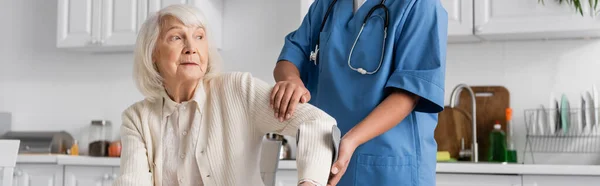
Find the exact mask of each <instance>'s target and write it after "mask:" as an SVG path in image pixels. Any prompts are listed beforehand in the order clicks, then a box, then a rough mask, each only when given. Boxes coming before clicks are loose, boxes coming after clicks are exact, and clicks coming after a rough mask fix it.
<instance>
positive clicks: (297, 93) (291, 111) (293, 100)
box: [285, 90, 304, 120]
mask: <svg viewBox="0 0 600 186" xmlns="http://www.w3.org/2000/svg"><path fill="white" fill-rule="evenodd" d="M303 97H304V92H302V91H301V90H296V91H294V94H293V95H292V98H291V99H290V104H289V105H288V109H287V113H286V114H285V119H286V120H287V119H290V117H291V116H293V115H294V111H295V110H296V105H298V103H299V102H300V100H301V99H302V98H303Z"/></svg>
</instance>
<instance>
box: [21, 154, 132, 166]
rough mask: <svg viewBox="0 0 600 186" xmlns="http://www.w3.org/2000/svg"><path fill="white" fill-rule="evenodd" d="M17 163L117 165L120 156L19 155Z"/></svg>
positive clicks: (119, 161)
mask: <svg viewBox="0 0 600 186" xmlns="http://www.w3.org/2000/svg"><path fill="white" fill-rule="evenodd" d="M19 163H36V164H59V165H82V166H119V165H120V163H121V160H120V158H111V157H92V156H69V155H19V156H18V157H17V164H19Z"/></svg>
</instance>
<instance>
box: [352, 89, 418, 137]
mask: <svg viewBox="0 0 600 186" xmlns="http://www.w3.org/2000/svg"><path fill="white" fill-rule="evenodd" d="M418 99H419V97H418V96H416V95H414V94H411V93H409V92H405V91H402V90H397V91H394V92H393V93H392V94H390V95H389V96H388V97H387V98H385V100H384V101H383V102H381V103H380V104H379V105H378V106H377V107H376V108H375V110H373V111H372V112H371V113H370V114H369V115H367V117H366V118H365V119H363V120H362V121H361V122H360V123H359V124H358V125H356V126H354V127H353V128H352V129H350V131H348V133H346V135H344V137H343V138H344V140H347V141H349V142H351V143H354V144H356V145H357V146H358V145H361V144H363V143H365V142H367V141H369V140H371V139H373V138H375V137H377V136H379V135H381V134H383V133H385V132H386V131H388V130H390V129H392V128H393V127H394V126H396V125H397V124H398V123H400V122H401V121H402V120H403V119H404V118H406V116H408V114H410V112H412V110H413V109H414V107H415V105H416V103H417V101H418Z"/></svg>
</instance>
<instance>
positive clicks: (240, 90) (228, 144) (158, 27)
mask: <svg viewBox="0 0 600 186" xmlns="http://www.w3.org/2000/svg"><path fill="white" fill-rule="evenodd" d="M211 36H212V35H211V32H210V30H209V25H207V24H206V19H205V17H204V16H203V15H202V13H201V12H200V11H199V10H197V9H195V8H194V7H190V6H187V5H172V6H169V7H166V8H164V9H162V10H160V11H159V12H158V13H157V14H156V15H153V16H150V17H149V18H148V20H146V22H145V23H144V24H143V25H142V28H141V30H140V32H139V36H138V38H137V43H136V48H135V59H134V75H135V81H136V84H137V86H138V89H139V90H140V91H141V92H142V94H143V95H144V96H145V97H146V99H144V100H143V101H139V102H137V103H135V104H133V105H132V106H130V107H129V108H127V109H126V110H125V111H124V112H123V125H122V127H121V139H122V143H123V153H122V156H121V174H120V176H119V178H118V179H117V180H116V182H115V185H117V186H146V185H164V186H175V185H207V186H236V185H248V186H258V185H264V184H263V182H262V180H261V176H260V172H259V170H260V169H259V162H260V161H259V152H260V149H261V142H262V140H263V136H265V134H266V133H269V132H277V133H281V134H285V135H291V136H294V135H296V133H297V131H298V130H300V131H301V132H300V134H299V138H298V139H299V143H298V154H297V166H298V176H299V184H300V185H325V184H326V183H327V179H328V176H329V170H330V168H331V167H330V166H331V163H332V148H333V147H332V145H331V144H332V141H331V140H332V139H331V137H328V136H331V131H332V126H333V125H336V123H335V120H334V119H333V118H332V117H330V116H329V115H327V114H326V113H324V112H323V111H321V110H319V109H317V108H316V107H314V106H311V105H309V104H300V105H298V107H297V108H296V112H295V113H294V114H293V115H289V116H287V117H289V119H288V120H286V121H282V120H279V119H277V118H276V117H275V116H274V114H273V110H272V108H270V106H269V100H270V92H271V89H272V86H270V85H268V84H267V83H265V82H263V81H261V80H258V79H256V78H253V77H252V76H251V75H250V74H249V73H228V74H224V73H219V72H218V71H217V68H216V67H217V66H218V64H219V62H220V58H219V54H218V53H217V51H216V49H215V48H214V47H213V46H212V45H210V42H209V41H210V37H211ZM274 161H276V160H274Z"/></svg>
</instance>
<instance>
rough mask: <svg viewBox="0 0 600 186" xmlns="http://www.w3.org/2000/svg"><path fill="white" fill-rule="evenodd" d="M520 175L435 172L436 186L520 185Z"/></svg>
mask: <svg viewBox="0 0 600 186" xmlns="http://www.w3.org/2000/svg"><path fill="white" fill-rule="evenodd" d="M520 185H521V176H520V175H485V174H436V186H520Z"/></svg>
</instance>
